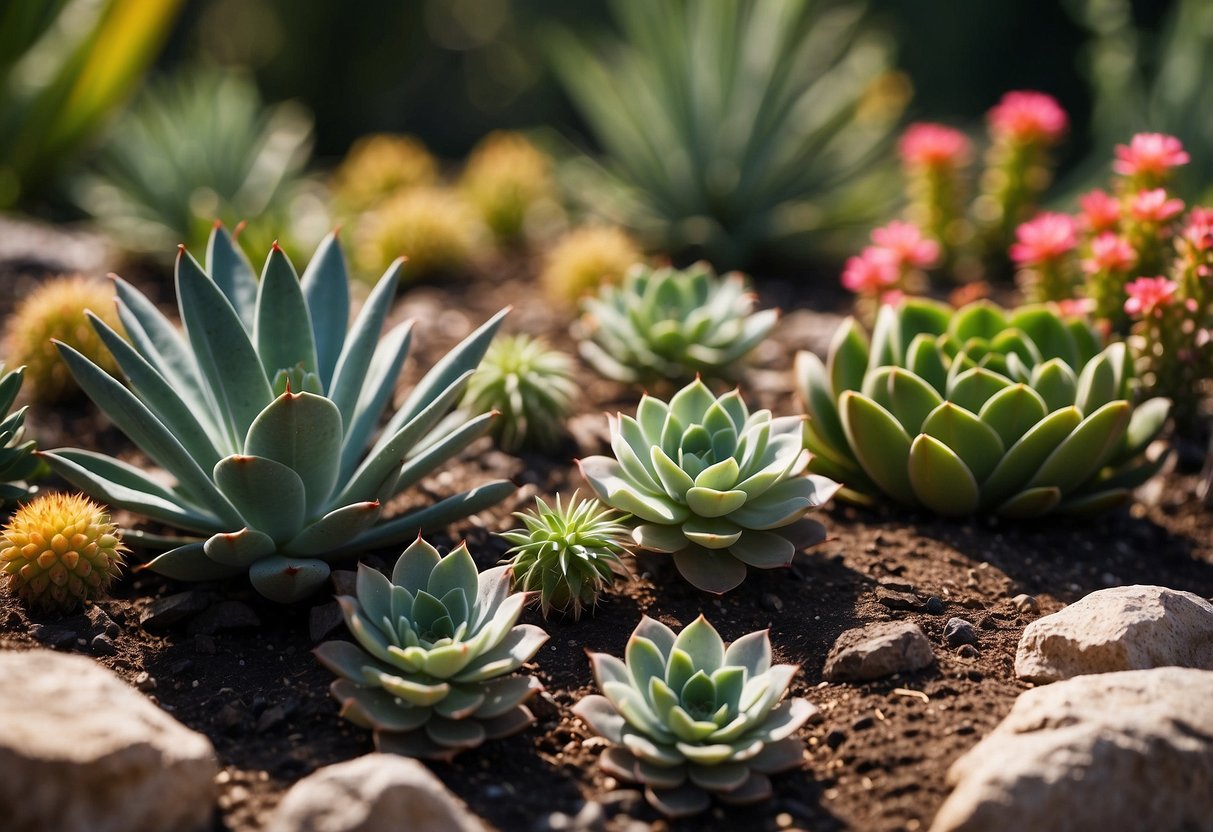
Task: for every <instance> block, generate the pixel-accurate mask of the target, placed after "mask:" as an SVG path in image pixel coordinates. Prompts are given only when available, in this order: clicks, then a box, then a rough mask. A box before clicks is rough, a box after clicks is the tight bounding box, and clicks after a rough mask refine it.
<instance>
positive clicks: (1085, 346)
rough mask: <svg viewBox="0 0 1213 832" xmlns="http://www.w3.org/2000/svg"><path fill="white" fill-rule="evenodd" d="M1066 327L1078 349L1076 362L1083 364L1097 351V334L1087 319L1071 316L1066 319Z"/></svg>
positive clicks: (1098, 344) (1098, 343)
mask: <svg viewBox="0 0 1213 832" xmlns="http://www.w3.org/2000/svg"><path fill="white" fill-rule="evenodd" d="M1066 329H1068V330H1069V331H1070V335H1071V337H1073V338H1074V346H1075V347H1076V348H1077V349H1078V363H1079V364H1085V363H1086V362H1088V361H1090V360H1091V359H1092V358H1094V357H1095V356H1096V355H1097V354H1098V353H1099V348H1100V341H1099V335H1098V334H1097V333H1096V332H1095V330H1094V329H1093V328H1092V327H1091V324H1089V323H1088V322H1087V321H1085V320H1083V319H1082V318H1071V319H1070V320H1067V321H1066Z"/></svg>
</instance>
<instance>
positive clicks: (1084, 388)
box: [1074, 344, 1124, 415]
mask: <svg viewBox="0 0 1213 832" xmlns="http://www.w3.org/2000/svg"><path fill="white" fill-rule="evenodd" d="M1115 346H1117V347H1120V350H1123V349H1124V344H1116V345H1115ZM1108 350H1109V351H1110V352H1104V353H1100V354H1099V355H1097V356H1096V357H1095V358H1093V359H1091V360H1090V361H1089V362H1087V366H1085V367H1083V368H1082V373H1081V374H1080V375H1079V376H1078V386H1077V389H1076V391H1075V396H1074V404H1075V406H1076V407H1077V408H1078V409H1079V410H1081V411H1082V412H1083V413H1084V414H1086V415H1090V414H1091V413H1094V412H1095V411H1096V410H1098V409H1099V408H1101V407H1103V406H1104V405H1105V404H1107V403H1108V402H1110V401H1112V400H1113V399H1116V398H1118V392H1119V386H1120V385H1119V384H1117V378H1116V376H1117V373H1116V369H1117V367H1116V365H1117V363H1119V361H1118V359H1119V358H1120V350H1113V349H1112V347H1109V348H1108Z"/></svg>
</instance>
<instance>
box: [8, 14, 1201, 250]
mask: <svg viewBox="0 0 1213 832" xmlns="http://www.w3.org/2000/svg"><path fill="white" fill-rule="evenodd" d="M732 2H735V0H700V2H698V3H696V4H695V5H699V6H706V5H716V4H719V3H732ZM807 6H808V7H810V13H816V9H817V8H818V7H827V6H828V7H841V8H843V9H844V10H846V9H849V10H852V11H854V12H855V13H856V14H858V13H859V12H862V11H866V16H865V17H864V21H865V22H864V28H863V32H862V34H863V36H864V37H865V38H867V37H874V38H878V39H879V42H881V43H883V44H885V48H886V49H887V55H888V59H889V61H890V62H891V65H892V66H893V67H895V68H896V70H897V72H898V73H899V74H898V75H897V78H899V79H904V84H905V85H904V89H905V90H906V91H907V92H910V93H912V97H909V98H908V99H907V101H906V108H905V114H904V118H905V120H911V119H932V120H942V121H947V122H951V123H954V124H957V125H958V126H961V127H969V126H976V125H977V124H979V123H980V119H981V117H982V115H983V113H984V112H985V110H986V109H987V108H988V107H989V106H991V105H992V104H993V103H994V102H996V101H997V99H998V98H999V96H1000V95H1001V94H1002V93H1003V92H1005V91H1006V90H1008V89H1017V88H1035V89H1040V90H1043V91H1046V92H1049V93H1051V94H1053V95H1054V96H1056V97H1057V98H1058V99H1059V100H1060V102H1061V103H1062V105H1063V106H1064V107H1066V109H1067V110H1068V111H1069V113H1070V115H1071V117H1072V125H1073V127H1072V131H1071V137H1070V140H1069V142H1068V143H1067V145H1066V146H1065V151H1064V156H1063V159H1062V171H1063V175H1065V174H1067V173H1068V175H1069V176H1070V180H1069V181H1070V183H1071V184H1073V183H1075V182H1078V181H1079V180H1082V179H1083V178H1084V177H1086V178H1087V179H1090V178H1093V177H1096V176H1102V175H1103V171H1102V170H1095V169H1094V168H1091V170H1090V172H1087V170H1088V167H1089V166H1087V165H1086V164H1085V160H1087V159H1088V158H1090V159H1095V158H1098V159H1102V160H1106V158H1107V153H1108V148H1109V147H1110V145H1111V144H1113V143H1115V142H1118V141H1123V140H1125V139H1126V138H1127V137H1128V135H1129V134H1130V133H1131V132H1132V131H1133V130H1134V129H1140V128H1142V127H1145V126H1149V127H1150V128H1151V129H1157V130H1165V131H1169V132H1173V133H1175V134H1176V135H1178V136H1179V137H1180V138H1181V139H1182V140H1183V141H1184V143H1185V145H1186V146H1188V147H1189V148H1190V149H1191V150H1192V151H1193V157H1194V167H1196V168H1197V169H1198V170H1199V171H1200V172H1201V173H1202V174H1203V175H1202V176H1201V177H1194V178H1197V179H1200V180H1201V181H1204V182H1208V181H1210V179H1211V178H1213V107H1210V106H1204V104H1205V103H1206V102H1208V100H1209V98H1210V97H1211V96H1213V87H1210V86H1209V85H1208V84H1207V83H1205V79H1207V78H1208V77H1209V73H1208V72H1207V71H1205V69H1206V68H1207V67H1209V64H1210V63H1211V62H1213V49H1210V45H1211V44H1213V34H1211V32H1213V22H1211V21H1210V16H1211V15H1213V3H1211V2H1208V0H982V2H979V3H974V2H972V1H971V0H869V2H860V0H810V2H808V3H807ZM124 11H125V14H123V12H124ZM68 12H72V14H73V17H72V18H71V19H73V20H77V21H83V22H77V23H73V24H72V25H70V26H68V25H65V24H64V23H63V21H67V20H68V19H69V18H68V17H67V15H68ZM86 12H87V13H86ZM136 12H138V13H137V14H136ZM90 20H91V21H92V22H91V23H89V21H90ZM107 25H108V26H109V28H108V29H107V28H105V27H106V26H107ZM569 32H572V33H574V34H575V36H576V38H577V39H578V40H581V41H584V42H585V43H587V44H590V43H593V44H597V45H601V44H603V43H605V42H612V41H615V42H617V41H619V40H620V39H621V38H626V37H627V32H626V31H625V28H624V27H622V26H621V25H620V21H619V19H618V16H617V15H613V14H612V5H611V4H610V3H609V2H604V0H411V1H410V2H399V0H360V2H359V3H358V4H356V6H354V7H351V6H349V5H348V4H345V5H343V4H336V3H298V2H294V0H10V2H8V3H5V4H3V8H2V10H0V89H3V90H4V98H3V100H2V101H0V207H12V206H14V205H15V206H16V207H18V208H20V209H23V210H26V211H29V212H33V213H38V214H42V215H44V216H48V217H51V218H54V219H58V220H62V219H72V218H74V217H79V216H82V215H83V214H84V213H85V208H91V209H92V210H94V211H98V212H99V213H103V214H104V213H106V211H107V209H105V208H104V207H103V206H104V204H105V203H104V202H101V201H99V199H100V197H99V196H98V194H99V193H100V194H102V195H105V194H108V196H109V198H110V199H111V200H115V201H117V202H122V203H123V204H124V205H125V207H124V208H122V209H121V212H119V213H124V214H126V215H127V216H128V217H131V218H135V219H136V220H138V219H139V218H140V217H143V218H146V219H149V220H150V219H153V218H154V217H155V216H158V217H160V222H161V224H162V225H164V226H166V227H167V228H168V230H169V231H170V232H171V233H172V234H177V235H183V234H187V233H188V234H191V235H192V233H193V226H196V225H198V223H199V222H200V221H201V218H202V217H204V216H205V215H206V214H207V213H208V212H212V213H214V214H215V215H216V216H220V217H222V218H223V219H225V220H230V219H232V218H234V216H235V215H239V214H243V213H245V212H249V211H256V210H258V209H257V207H256V206H258V205H267V206H268V205H269V204H270V203H271V202H274V203H279V202H281V199H282V195H283V194H287V193H289V194H291V195H292V199H295V198H296V197H295V196H294V195H297V194H299V193H307V183H308V180H307V178H306V177H303V176H302V175H301V168H302V166H301V165H300V164H298V161H297V160H298V153H299V151H300V150H301V149H302V148H305V147H306V146H309V145H310V147H311V148H312V151H313V154H314V155H313V158H312V160H311V161H310V163H309V170H312V171H317V170H319V171H326V170H330V169H331V168H332V167H334V166H335V165H336V164H337V162H338V161H339V160H340V158H341V157H342V156H343V155H344V154H345V153H346V152H347V151H348V149H349V148H350V146H351V145H352V144H353V143H354V141H355V140H356V139H357V138H359V137H360V136H363V135H365V134H368V133H375V132H387V133H410V134H413V135H416V136H418V137H419V138H420V139H421V140H422V141H424V143H425V145H426V146H427V147H429V148H430V149H431V150H432V151H433V152H434V153H435V154H436V155H437V156H438V157H439V158H440V159H441V160H444V162H450V161H451V160H456V159H459V158H462V157H463V156H464V155H466V154H467V152H468V151H469V150H470V149H471V148H472V147H473V145H475V143H476V142H477V141H478V140H480V139H481V138H483V137H484V136H485V135H486V134H488V133H489V132H491V131H493V130H496V129H503V128H506V129H509V128H514V129H527V130H532V131H533V130H534V129H535V128H545V129H546V130H547V132H548V135H549V136H552V137H560V138H561V143H560V144H559V145H557V146H564V147H566V148H568V147H572V148H578V149H580V150H584V151H588V152H590V153H597V152H600V151H602V150H607V151H610V150H611V148H610V147H609V142H607V141H606V140H605V137H604V135H603V134H602V132H601V130H600V129H597V127H596V125H595V124H594V119H593V118H592V117H590V118H586V117H585V116H586V115H587V114H588V113H587V110H586V108H585V107H584V102H581V103H582V104H583V106H581V107H578V106H575V104H574V101H573V99H574V98H576V96H572V97H571V96H570V95H568V93H567V92H566V90H565V88H564V87H563V86H562V84H561V83H560V81H559V78H558V76H557V73H556V72H555V70H554V67H553V64H554V63H555V61H554V60H553V57H554V54H553V53H554V51H556V50H554V49H553V43H554V42H555V39H556V38H557V37H558V33H569ZM64 33H71V34H73V35H74V39H73V38H68V37H67V36H66V34H64ZM52 35H54V36H55V37H56V38H58V41H57V43H58V45H54V44H55V43H56V42H55V41H52V40H49V38H50V37H51V36H52ZM45 44H51V45H50V46H46V45H45ZM73 44H74V45H73ZM115 44H117V45H115ZM595 54H598V53H595ZM35 56H37V57H35ZM48 56H49V57H48ZM101 56H104V60H103V59H102V57H101ZM154 56H158V57H155V63H154V65H153V66H152V67H151V71H150V72H148V73H146V78H147V83H146V84H145V85H144V86H142V87H141V88H139V89H138V90H137V91H136V90H135V87H136V84H137V83H138V81H139V80H140V79H141V78H142V77H143V76H144V75H145V72H144V70H145V68H146V67H147V65H148V63H149V62H151V61H152V59H153V57H154ZM96 66H101V67H103V68H104V70H105V71H104V72H100V71H99V70H93V69H91V68H92V67H96ZM31 67H32V68H31ZM34 68H40V69H39V71H37V72H35V71H34ZM1209 68H1213V67H1209ZM204 70H205V71H206V72H210V73H215V72H226V71H228V70H231V71H235V72H237V73H239V77H240V78H242V79H246V80H245V81H240V82H233V83H245V84H251V85H255V87H249V89H250V90H251V92H250V93H248V95H252V96H255V97H254V98H253V99H249V98H248V97H247V95H246V97H245V99H244V100H245V101H246V102H247V101H249V100H252V101H254V102H255V101H257V100H260V101H261V102H264V104H263V105H260V104H254V105H253V106H252V109H251V110H250V109H249V108H248V106H247V104H246V105H241V106H244V107H245V109H243V110H241V112H245V113H249V115H248V119H249V120H250V121H253V122H255V123H251V124H249V125H245V127H244V129H243V130H242V131H241V130H236V129H235V128H233V129H232V130H231V131H229V132H230V135H231V136H232V138H231V141H232V142H235V143H236V144H234V145H233V146H235V147H237V149H238V150H237V152H238V153H239V154H240V159H239V160H236V161H232V163H231V164H229V166H228V167H227V168H226V169H225V170H221V171H220V170H216V169H215V168H214V167H213V164H211V166H210V167H208V164H210V163H206V162H205V161H204V160H203V161H195V162H190V163H188V164H177V165H176V166H175V167H176V171H173V172H166V173H164V174H163V176H160V175H156V176H155V178H156V181H155V182H152V181H150V180H148V179H147V178H148V176H150V174H142V178H144V179H145V180H147V181H144V182H139V181H138V180H139V179H140V178H141V177H140V175H136V174H135V173H134V172H132V171H131V170H130V169H129V166H130V165H131V164H133V163H134V162H135V161H137V159H136V156H137V154H141V155H142V156H143V157H144V158H151V157H156V156H164V155H165V154H168V153H170V152H171V153H178V154H181V153H186V152H190V151H189V146H188V141H187V140H186V139H185V138H182V137H175V136H174V135H173V134H172V133H171V131H168V130H163V131H159V133H157V131H155V130H152V129H151V128H150V127H149V125H150V123H151V121H152V120H154V117H153V116H151V115H149V113H152V112H154V111H155V110H156V109H157V108H159V109H160V110H162V111H163V110H164V109H165V108H166V106H168V103H167V102H168V101H169V99H171V98H172V97H173V96H174V95H176V97H177V98H178V99H180V101H179V102H178V103H181V102H182V101H183V100H184V98H185V96H186V93H185V92H179V93H175V94H174V93H170V92H168V91H169V90H170V89H177V90H184V88H185V85H187V84H188V83H191V82H190V81H188V78H189V77H195V78H196V77H198V76H199V73H200V72H203V71H204ZM36 79H42V80H41V81H39V82H37V83H35V80H36ZM56 79H59V80H56ZM63 79H67V80H63ZM89 79H93V80H89ZM86 80H89V83H92V84H95V85H97V86H94V87H90V88H89V89H90V90H92V91H90V92H89V93H88V94H87V96H86V100H87V106H85V105H81V104H80V103H79V100H80V99H79V96H81V95H85V93H81V92H78V91H75V86H74V85H83V84H84V83H85V81H86ZM102 82H104V83H102ZM195 83H197V82H195ZM615 92H619V90H618V89H616V90H615ZM102 93H104V95H102ZM216 95H218V93H216ZM230 97H232V98H235V97H236V96H234V95H231V96H230ZM128 99H130V100H131V101H132V109H131V110H130V111H128V113H127V115H125V116H121V117H120V116H119V113H118V110H119V107H120V105H121V104H123V103H124V102H126V101H127V100H128ZM287 101H291V102H294V103H292V104H291V105H289V106H290V111H291V112H293V113H294V114H295V116H296V118H294V119H293V120H292V121H291V124H292V126H293V132H291V131H288V133H287V134H286V135H285V136H284V134H282V133H281V131H280V130H279V131H278V132H277V133H276V135H278V137H279V145H278V146H281V147H282V148H283V150H282V153H283V154H284V158H287V157H289V160H288V161H289V163H283V164H282V165H280V166H278V167H276V168H274V169H273V170H272V171H270V173H271V174H273V175H269V174H267V175H266V176H265V178H264V179H263V180H260V181H259V180H257V178H256V177H251V179H252V180H253V181H254V183H255V184H257V187H256V188H253V189H252V190H253V191H255V192H253V193H250V192H249V190H250V189H249V188H245V189H244V191H243V192H242V191H241V186H240V184H239V183H237V184H235V185H232V184H224V185H223V186H222V187H220V185H221V183H219V182H218V181H217V180H219V179H220V178H221V176H220V174H222V175H223V176H227V177H231V176H236V177H237V178H238V177H239V172H240V171H241V170H242V169H249V168H247V167H246V168H242V167H241V166H242V165H251V166H253V167H256V164H255V160H256V158H257V153H258V150H257V149H258V148H259V147H261V146H262V145H261V144H260V142H261V140H262V139H264V136H265V134H266V131H269V132H271V133H274V132H275V130H276V129H277V128H278V125H280V124H281V123H282V120H281V119H280V118H279V117H278V113H279V110H278V109H277V108H278V107H279V105H281V104H282V102H287ZM39 102H49V103H39ZM182 106H183V107H184V104H182ZM197 110H198V113H201V115H199V114H197V113H195V114H194V115H193V116H192V117H193V118H196V119H198V120H199V121H205V120H206V116H205V108H197ZM252 112H257V113H258V114H257V115H256V116H254V115H252V114H251V113H252ZM48 113H49V114H50V115H47V114H48ZM309 114H310V118H311V120H310V122H309V121H308V116H309ZM56 118H58V119H65V120H66V123H65V124H64V125H62V126H60V125H58V124H57V123H56V121H55V119H56ZM903 123H904V121H903ZM309 124H310V125H311V128H310V130H309V128H308V125H309ZM141 125H142V126H141ZM106 128H108V136H107V135H106V133H107V130H106ZM181 129H182V131H183V132H184V133H186V134H187V135H198V134H199V132H200V131H199V129H195V128H194V127H193V126H189V125H187V126H185V127H184V128H181ZM213 129H214V130H216V131H217V130H218V129H219V125H214V126H213ZM532 135H536V134H534V133H532ZM30 136H38V137H43V139H42V140H40V141H31V139H30V138H29V137H30ZM60 136H62V138H60ZM157 141H159V142H160V143H161V146H160V147H156V142H157ZM125 144H132V145H134V148H135V149H132V148H130V147H124V145H125ZM31 148H32V149H31ZM170 148H172V149H171V150H170ZM292 148H293V149H292ZM292 154H295V155H292ZM304 156H306V153H304ZM124 157H125V159H124ZM229 161H230V160H229ZM81 165H84V166H85V167H84V168H83V169H84V170H87V171H88V176H87V177H84V176H82V175H81V170H82V168H81V167H80V166H81ZM257 169H259V170H260V169H262V168H257ZM181 171H195V172H197V173H196V174H195V175H197V176H209V177H212V178H213V179H214V180H216V181H212V182H210V183H209V184H208V183H193V184H191V183H189V182H187V181H186V180H187V179H188V178H189V177H187V176H185V175H184V174H182V173H181ZM226 181H227V180H225V182H226ZM115 183H118V184H115ZM47 185H49V187H44V186H47ZM98 188H100V191H99V190H98ZM107 188H108V189H109V190H108V191H107V190H106V189H107ZM198 188H210V190H211V193H202V194H201V195H199V194H198V193H197V190H198ZM191 189H192V190H191ZM224 189H226V191H225V190H224ZM186 191H189V192H186ZM86 194H91V196H89V195H86ZM73 196H74V197H75V201H73V199H72V197H73ZM288 201H289V200H288ZM117 202H112V203H111V204H117ZM173 202H176V203H177V204H178V207H177V208H176V209H175V210H174V209H172V208H170V207H169V205H170V203H173ZM183 205H184V206H186V207H184V208H183V207H181V206H183ZM81 206H84V207H81ZM246 206H253V207H251V208H250V207H246ZM212 209H213V211H212ZM277 210H279V211H286V212H287V213H290V210H291V209H286V208H281V207H280V208H278V209H277ZM115 211H116V209H115ZM183 212H184V213H183ZM246 218H251V217H246ZM286 221H287V220H282V222H286ZM115 224H118V225H121V221H120V220H119V219H117V218H115V217H113V216H111V217H110V218H109V225H110V226H111V227H113V226H114V225H115ZM187 226H188V227H187ZM150 236H153V237H154V236H156V234H151V235H150ZM743 259H744V258H743Z"/></svg>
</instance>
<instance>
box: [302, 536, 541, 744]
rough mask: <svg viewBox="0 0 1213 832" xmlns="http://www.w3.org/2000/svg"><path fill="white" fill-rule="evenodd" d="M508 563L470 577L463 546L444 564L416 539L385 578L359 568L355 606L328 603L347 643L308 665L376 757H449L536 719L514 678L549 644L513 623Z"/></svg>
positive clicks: (319, 652) (532, 629) (524, 685)
mask: <svg viewBox="0 0 1213 832" xmlns="http://www.w3.org/2000/svg"><path fill="white" fill-rule="evenodd" d="M509 571H510V570H509V567H508V566H498V567H496V568H494V569H489V570H488V571H486V572H477V571H476V564H475V562H474V561H473V560H472V556H471V555H470V554H469V553H468V550H467V547H466V546H464V545H463V544H460V545H459V546H458V547H457V548H455V549H454V550H453V551H452V552H451V553H450V554H448V555H446V557H439V556H438V551H437V550H436V549H435V548H434V547H433V546H431V545H429V544H428V543H426V542H425V541H424V540H422V539H421V538H418V539H417V540H416V541H415V542H414V543H413V544H412V545H411V546H409V547H408V548H407V549H405V550H404V553H403V554H401V555H400V558H399V560H397V561H396V566H395V568H394V569H393V570H392V576H391V578H390V579H388V578H387V577H386V576H384V575H383V574H381V573H380V572H378V571H376V570H374V569H371V568H369V567H367V566H366V565H362V564H360V565H359V567H358V582H357V588H356V592H357V597H351V596H348V595H347V596H341V597H339V598H338V599H337V601H338V603H339V604H340V605H341V611H342V613H343V614H344V615H345V623H346V626H347V627H349V630H350V632H351V633H352V634H353V636H354V639H355V640H356V641H357V644H351V643H350V642H348V641H329V642H326V643H324V644H322V645H320V646H319V647H318V648H316V651H315V652H316V657H317V658H318V659H320V661H321V663H323V664H324V666H325V667H327V668H328V669H329V670H331V671H333V672H334V673H336V674H337V675H338V676H340V677H341V678H340V679H338V680H336V681H335V682H333V685H332V688H331V691H332V694H333V697H334V698H335V699H336V700H337V701H338V702H340V703H341V715H342V716H343V717H345V718H346V719H348V720H350V721H351V722H353V723H355V724H356V725H361V726H362V727H364V728H370V729H372V730H374V732H375V745H376V747H377V748H378V749H379V750H380V751H386V752H393V753H397V754H405V755H408V756H410V757H428V758H435V759H443V760H449V759H451V758H452V757H454V756H455V755H456V754H458V753H459V752H460V751H463V750H465V749H468V748H475V747H476V746H478V745H480V744H481V743H482V742H484V741H485V740H486V739H497V738H499V737H505V736H508V735H510V734H513V733H516V732H518V731H521V730H522V729H524V728H526V727H527V726H528V725H530V724H531V723H533V722H534V721H535V718H534V717H533V716H532V715H531V712H530V710H528V709H527V707H526V705H525V704H524V703H525V702H526V700H527V699H529V698H530V697H531V696H533V695H534V694H535V692H536V691H538V690H539V689H540V685H539V682H538V681H537V680H536V679H535V678H534V677H533V676H525V675H521V674H518V673H515V671H516V670H518V668H520V667H521V666H522V665H523V664H524V663H526V662H528V661H530V659H531V657H533V656H534V655H535V653H536V652H538V651H539V648H540V647H542V646H543V643H544V642H545V641H547V638H548V636H547V633H545V632H544V631H543V630H542V629H540V628H539V627H536V626H535V625H533V624H518V616H519V615H520V614H521V613H522V608H523V606H524V605H525V603H526V596H525V595H524V594H523V593H515V594H513V595H511V594H510V574H509Z"/></svg>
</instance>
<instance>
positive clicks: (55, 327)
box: [4, 275, 121, 405]
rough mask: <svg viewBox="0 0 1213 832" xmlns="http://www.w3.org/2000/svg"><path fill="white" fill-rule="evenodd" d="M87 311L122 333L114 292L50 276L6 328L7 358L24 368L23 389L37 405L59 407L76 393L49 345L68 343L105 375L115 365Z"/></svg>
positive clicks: (77, 278)
mask: <svg viewBox="0 0 1213 832" xmlns="http://www.w3.org/2000/svg"><path fill="white" fill-rule="evenodd" d="M86 309H88V310H91V311H92V312H93V314H95V315H97V316H99V317H100V318H101V319H102V320H103V321H105V322H106V324H108V325H109V326H110V327H112V328H114V329H120V328H121V324H120V323H119V321H118V313H117V312H116V311H115V309H114V289H113V287H112V286H110V284H109V283H107V282H106V281H103V280H94V279H92V278H88V277H82V276H79V275H69V276H65V277H52V278H49V279H47V280H45V281H43V282H42V283H40V284H39V285H38V286H37V287H36V288H35V289H34V290H33V291H31V292H30V293H29V294H28V295H26V296H25V298H23V299H22V300H21V302H20V303H18V304H17V307H16V308H15V309H14V310H13V313H12V315H10V316H9V319H8V322H7V324H6V326H5V341H4V347H5V353H6V354H7V356H8V359H9V360H10V361H13V362H15V363H18V364H24V365H25V380H26V383H27V385H28V386H27V387H26V390H27V392H28V393H29V395H30V398H31V399H32V400H33V401H35V402H38V403H41V404H48V405H51V404H57V403H60V402H63V401H64V400H66V399H70V398H71V397H72V396H73V395H75V396H79V395H80V392H79V390H78V389H77V387H76V384H75V382H73V381H72V377H71V374H70V373H68V371H67V367H66V366H64V364H63V362H62V361H60V360H59V353H58V351H57V350H56V349H55V345H54V343H52V341H62V342H64V343H66V344H70V345H71V346H72V347H73V348H75V349H76V350H79V351H80V352H81V353H82V354H84V355H86V356H88V358H89V360H90V361H92V362H93V363H95V364H97V365H98V366H99V367H101V368H102V369H103V370H105V371H106V372H107V373H116V372H117V371H118V365H117V364H115V363H114V359H113V358H112V357H111V356H110V354H109V351H108V350H106V349H105V345H104V344H103V343H102V341H101V339H100V338H99V337H97V333H96V332H94V331H93V328H92V327H91V326H89V322H88V318H87V317H86V316H85V310H86Z"/></svg>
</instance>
